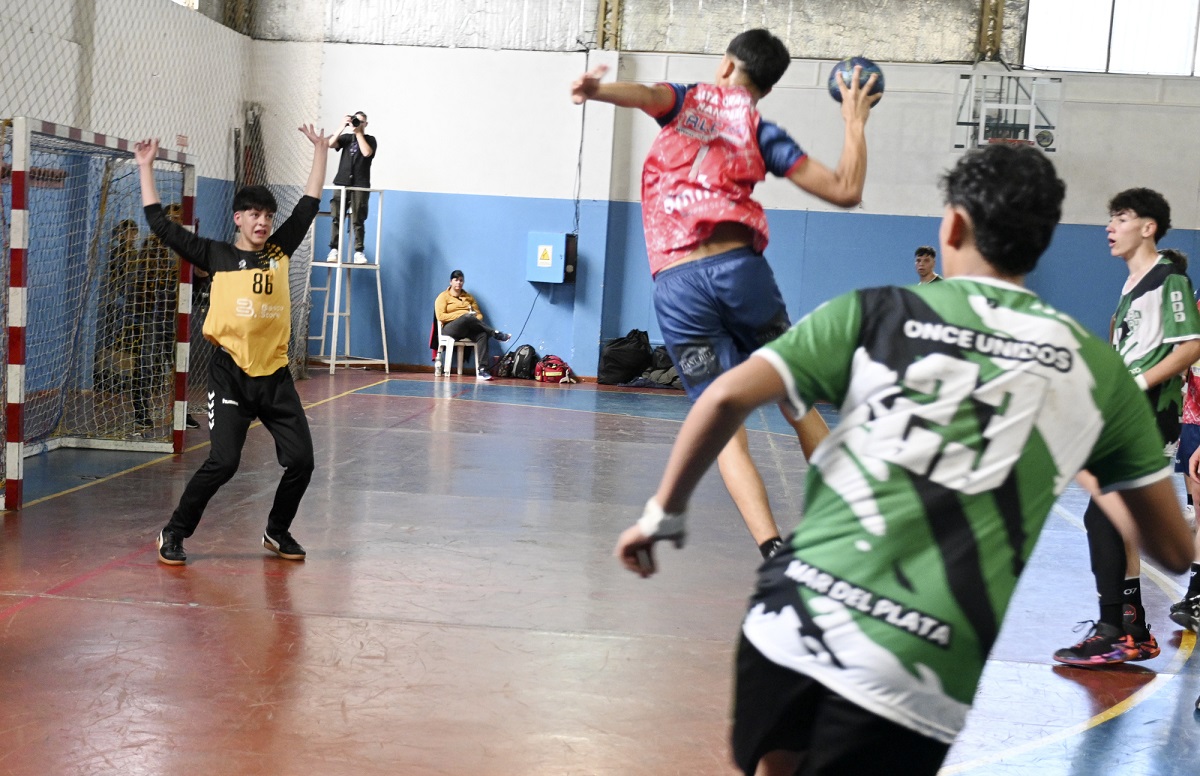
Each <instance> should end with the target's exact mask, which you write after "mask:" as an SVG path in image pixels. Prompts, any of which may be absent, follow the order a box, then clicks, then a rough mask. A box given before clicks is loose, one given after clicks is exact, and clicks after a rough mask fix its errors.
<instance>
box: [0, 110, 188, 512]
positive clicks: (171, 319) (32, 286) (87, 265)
mask: <svg viewBox="0 0 1200 776" xmlns="http://www.w3.org/2000/svg"><path fill="white" fill-rule="evenodd" d="M0 148H2V153H3V156H2V162H0V164H2V167H0V200H2V203H3V207H2V208H0V239H2V240H3V245H2V247H3V254H2V256H3V259H2V260H3V266H2V267H0V285H2V286H3V294H0V304H2V305H3V315H4V318H5V320H6V321H7V322H8V330H9V336H8V337H7V338H0V350H3V358H4V361H5V363H6V364H7V365H8V368H7V370H6V374H5V375H4V382H5V385H4V391H3V396H4V403H5V407H4V410H5V411H4V413H3V414H2V415H0V422H2V423H3V425H4V434H5V439H6V441H7V444H6V445H5V448H4V461H3V463H4V471H5V475H6V482H5V503H6V506H7V507H8V508H16V507H17V506H19V505H20V482H21V471H22V464H21V461H22V459H23V458H24V456H26V455H31V454H36V453H38V452H42V451H45V450H49V449H54V448H56V447H91V448H107V449H126V450H144V451H162V452H171V451H172V450H174V449H176V448H177V447H181V445H182V433H181V432H182V428H183V406H182V404H181V405H180V409H179V411H178V412H177V411H175V407H176V394H177V386H178V393H179V394H180V397H181V398H182V393H183V389H184V386H186V369H187V367H186V364H181V365H179V367H180V370H181V371H180V373H179V374H178V375H177V363H176V362H177V359H178V360H185V361H186V355H187V348H186V345H184V346H183V347H179V346H178V345H177V342H178V341H180V340H182V341H183V342H184V343H186V341H187V339H188V337H187V334H186V331H187V324H188V317H187V313H188V311H189V310H190V295H191V290H190V289H191V287H190V284H187V283H184V284H182V285H181V283H180V270H181V267H180V261H179V259H178V258H177V257H176V256H175V255H174V254H173V253H171V252H170V251H169V250H167V249H166V248H165V246H163V245H162V243H161V242H159V240H158V239H157V238H156V237H155V236H154V235H152V234H150V233H149V231H148V229H147V227H146V225H145V218H144V217H143V216H142V204H141V192H140V187H139V180H138V167H137V164H136V162H135V161H134V159H133V154H132V150H133V146H132V143H129V142H127V141H124V140H119V139H116V138H112V137H106V136H103V135H96V134H94V133H89V132H84V131H80V130H75V129H70V128H65V127H61V126H59V125H54V124H48V123H45V122H41V121H34V120H29V119H12V120H7V121H3V122H0ZM164 155H166V156H171V157H174V158H171V159H166V160H160V161H157V162H156V163H155V178H156V181H157V183H158V189H159V192H160V194H161V197H162V201H163V204H164V208H166V210H167V213H168V216H169V217H173V218H175V219H177V220H178V221H179V222H180V223H184V222H185V216H186V220H187V221H190V220H191V212H190V211H191V197H192V192H191V191H189V190H188V189H189V188H190V187H191V186H192V185H194V180H195V179H194V176H193V175H192V174H191V171H190V168H189V167H188V166H187V165H186V163H185V161H186V158H185V157H183V155H182V154H164ZM188 275H189V277H190V273H188ZM181 302H182V304H181ZM14 502H15V503H14Z"/></svg>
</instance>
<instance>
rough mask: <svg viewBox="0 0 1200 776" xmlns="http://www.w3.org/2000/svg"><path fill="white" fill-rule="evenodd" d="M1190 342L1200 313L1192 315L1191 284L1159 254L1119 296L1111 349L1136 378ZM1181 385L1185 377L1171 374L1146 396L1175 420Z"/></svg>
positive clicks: (1198, 335)
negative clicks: (1181, 344)
mask: <svg viewBox="0 0 1200 776" xmlns="http://www.w3.org/2000/svg"><path fill="white" fill-rule="evenodd" d="M1190 339H1200V313H1197V312H1196V303H1195V292H1194V291H1193V290H1192V281H1191V280H1189V279H1188V276H1187V275H1185V274H1184V273H1183V272H1181V271H1180V270H1179V269H1177V268H1176V267H1175V265H1174V264H1172V263H1171V260H1170V259H1166V258H1163V257H1161V256H1160V257H1159V259H1158V262H1157V263H1156V264H1155V265H1154V266H1153V267H1151V268H1150V271H1149V272H1147V273H1146V274H1145V275H1144V276H1143V277H1142V279H1141V280H1139V281H1138V282H1137V284H1136V285H1135V286H1134V287H1133V288H1132V289H1130V290H1129V291H1127V292H1125V293H1123V294H1121V300H1120V301H1119V302H1118V303H1117V312H1116V314H1115V315H1114V316H1113V330H1112V345H1113V347H1114V348H1116V350H1117V352H1118V353H1120V354H1121V358H1122V359H1124V361H1125V366H1126V367H1128V368H1129V374H1131V375H1139V374H1141V373H1143V372H1145V371H1147V370H1148V369H1150V368H1151V367H1152V366H1154V365H1155V364H1157V363H1158V362H1159V361H1162V360H1163V359H1164V358H1166V357H1167V356H1168V355H1170V353H1171V351H1172V350H1173V349H1174V348H1175V345H1177V344H1178V343H1180V342H1183V341H1185V340H1190ZM1182 387H1183V377H1182V376H1180V375H1175V376H1173V377H1172V378H1171V379H1170V380H1166V381H1164V382H1162V383H1160V384H1159V385H1156V386H1155V387H1154V388H1152V389H1151V390H1150V391H1149V392H1147V396H1148V397H1149V398H1150V401H1151V404H1152V405H1153V406H1154V409H1155V411H1156V412H1174V413H1175V415H1177V416H1178V415H1179V414H1180V401H1181V399H1180V396H1181V389H1182ZM1166 441H1167V442H1173V441H1174V440H1172V439H1168V440H1166Z"/></svg>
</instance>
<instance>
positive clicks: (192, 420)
mask: <svg viewBox="0 0 1200 776" xmlns="http://www.w3.org/2000/svg"><path fill="white" fill-rule="evenodd" d="M183 425H184V426H186V427H187V428H200V424H199V423H197V422H196V419H195V418H193V417H192V416H191V415H188V416H187V419H186V420H184V421H183Z"/></svg>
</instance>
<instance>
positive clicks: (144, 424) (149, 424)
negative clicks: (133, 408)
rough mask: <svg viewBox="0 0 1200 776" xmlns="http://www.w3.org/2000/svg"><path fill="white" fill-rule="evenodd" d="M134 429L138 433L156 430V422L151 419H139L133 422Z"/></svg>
mask: <svg viewBox="0 0 1200 776" xmlns="http://www.w3.org/2000/svg"><path fill="white" fill-rule="evenodd" d="M133 427H134V428H135V429H137V430H138V431H148V430H150V429H152V428H154V421H153V420H150V418H138V419H137V420H135V421H133Z"/></svg>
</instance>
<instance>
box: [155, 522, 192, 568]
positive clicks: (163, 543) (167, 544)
mask: <svg viewBox="0 0 1200 776" xmlns="http://www.w3.org/2000/svg"><path fill="white" fill-rule="evenodd" d="M158 562H159V563H165V564H167V565H168V566H182V565H183V564H184V563H187V555H186V554H184V552H183V539H182V538H180V537H179V536H176V535H175V534H174V533H172V532H171V531H168V530H167V529H166V528H164V529H162V530H161V531H159V532H158Z"/></svg>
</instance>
